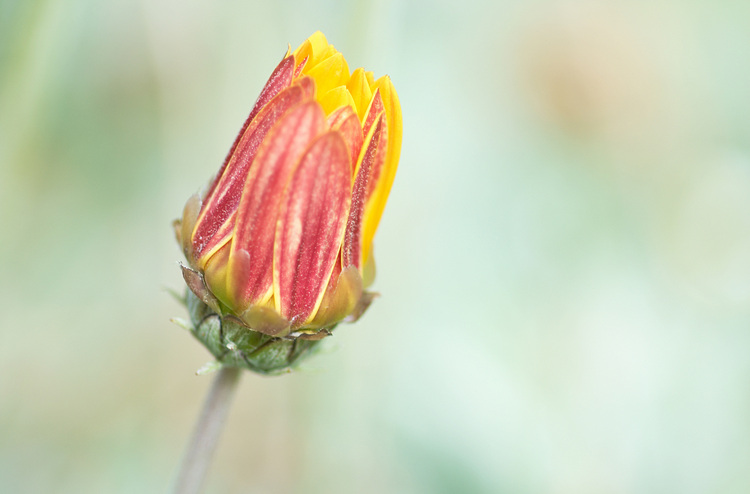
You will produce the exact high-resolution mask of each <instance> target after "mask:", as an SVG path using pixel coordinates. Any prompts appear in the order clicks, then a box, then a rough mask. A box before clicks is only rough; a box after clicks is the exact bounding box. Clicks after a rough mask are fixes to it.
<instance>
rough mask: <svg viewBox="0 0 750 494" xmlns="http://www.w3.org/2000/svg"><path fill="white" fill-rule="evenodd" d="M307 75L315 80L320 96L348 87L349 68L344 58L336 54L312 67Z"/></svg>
mask: <svg viewBox="0 0 750 494" xmlns="http://www.w3.org/2000/svg"><path fill="white" fill-rule="evenodd" d="M305 69H307V66H305ZM307 75H309V76H310V77H312V78H313V79H315V86H316V88H317V90H318V94H326V93H327V92H328V91H330V90H331V89H333V88H335V87H338V86H345V85H346V83H347V82H348V81H349V66H348V65H347V63H346V60H345V59H344V56H343V55H342V54H341V53H338V52H336V53H335V54H333V55H331V56H330V57H328V58H326V59H325V60H323V61H321V62H320V63H318V64H316V65H315V66H314V67H312V68H311V69H310V70H309V72H307Z"/></svg>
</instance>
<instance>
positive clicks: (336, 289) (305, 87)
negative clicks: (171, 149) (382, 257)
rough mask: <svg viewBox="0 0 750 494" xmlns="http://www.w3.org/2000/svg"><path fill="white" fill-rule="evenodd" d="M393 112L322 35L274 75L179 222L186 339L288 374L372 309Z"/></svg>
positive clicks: (395, 127)
mask: <svg viewBox="0 0 750 494" xmlns="http://www.w3.org/2000/svg"><path fill="white" fill-rule="evenodd" d="M401 134H402V124H401V108H400V105H399V101H398V97H397V95H396V91H395V89H394V88H393V85H392V84H391V81H390V78H389V77H388V76H384V77H381V78H380V79H377V80H375V79H374V77H373V75H372V73H371V72H365V71H364V69H361V68H359V69H356V70H355V71H354V72H351V73H350V71H349V67H348V65H347V62H346V60H345V59H344V57H343V55H342V54H341V53H339V52H338V51H337V50H336V49H335V48H334V47H333V45H330V44H328V42H327V41H326V39H325V37H324V36H323V34H322V33H320V32H317V33H315V34H313V35H312V36H311V37H310V38H309V39H307V40H306V41H305V42H304V43H302V45H300V47H299V48H297V49H296V50H295V51H294V52H293V53H287V55H286V56H285V57H284V59H283V60H282V61H281V63H279V65H278V66H277V67H276V69H275V70H274V71H273V73H272V74H271V77H270V78H269V79H268V82H267V83H266V85H265V87H264V88H263V89H262V91H261V93H260V95H259V96H258V99H257V101H256V103H255V105H254V107H253V109H252V111H251V112H250V115H249V117H248V118H247V120H246V121H245V124H244V125H243V127H242V129H241V130H240V133H239V135H238V136H237V138H236V139H235V141H234V144H233V145H232V147H231V149H230V151H229V154H228V155H227V157H226V159H225V160H224V163H223V165H222V166H221V168H220V170H219V172H218V173H217V175H216V177H215V178H214V179H213V180H212V181H211V183H210V184H209V186H208V188H207V190H206V191H205V193H203V194H200V195H195V196H193V197H191V198H190V199H189V200H188V202H187V204H186V205H185V208H184V211H183V215H182V219H181V220H177V221H176V222H175V225H174V226H175V233H176V236H177V240H178V242H179V243H180V245H181V246H182V248H183V252H184V254H185V257H186V259H187V262H188V265H189V266H183V268H182V269H183V277H184V278H185V282H186V283H187V285H188V288H189V291H188V295H187V297H186V302H187V305H188V308H189V310H190V315H191V319H192V324H193V334H194V335H195V336H196V337H197V338H198V339H199V340H200V341H201V342H203V344H204V345H205V346H206V347H207V348H208V349H209V350H210V351H211V353H212V354H213V355H214V356H215V357H216V359H217V360H218V361H219V362H221V363H222V364H223V365H231V366H241V367H247V368H249V369H251V370H254V371H257V372H261V373H269V372H278V371H281V370H284V369H286V368H288V367H289V366H290V365H291V364H293V363H294V362H295V361H297V360H298V359H299V357H300V356H302V355H303V354H306V353H308V351H309V350H310V349H311V348H312V347H313V346H314V345H315V344H316V342H317V341H318V340H319V339H321V338H323V337H325V336H327V335H329V334H330V332H331V331H332V330H333V328H334V327H335V326H336V325H337V324H338V323H339V322H341V321H343V320H345V319H347V320H350V321H351V320H356V319H357V318H359V316H361V315H362V314H363V313H364V311H365V310H366V309H367V307H368V306H369V304H370V302H371V301H372V299H373V297H374V294H373V293H372V292H369V291H368V290H367V288H368V287H369V285H370V284H371V283H372V281H373V278H374V271H375V268H374V259H373V256H372V241H373V238H374V236H375V231H376V230H377V227H378V224H379V222H380V218H381V216H382V213H383V209H384V207H385V203H386V201H387V199H388V195H389V193H390V189H391V185H392V184H393V179H394V177H395V173H396V168H397V166H398V159H399V154H400V149H401Z"/></svg>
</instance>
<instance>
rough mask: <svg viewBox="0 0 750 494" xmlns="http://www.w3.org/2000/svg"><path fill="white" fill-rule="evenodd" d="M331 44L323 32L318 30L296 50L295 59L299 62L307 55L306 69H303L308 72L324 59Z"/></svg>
mask: <svg viewBox="0 0 750 494" xmlns="http://www.w3.org/2000/svg"><path fill="white" fill-rule="evenodd" d="M329 46H330V45H329V44H328V40H327V39H326V37H325V36H324V35H323V33H321V32H320V31H316V32H315V33H313V35H312V36H310V37H309V38H307V39H306V40H305V41H304V42H303V43H302V44H301V45H299V47H298V48H297V49H296V50H294V61H295V62H296V63H297V64H299V63H300V62H302V60H304V59H305V57H307V63H306V64H305V70H303V72H304V73H306V72H307V70H309V69H310V68H311V67H312V66H313V65H315V64H316V63H318V62H319V61H320V60H323V58H324V55H326V54H327V53H328V47H329Z"/></svg>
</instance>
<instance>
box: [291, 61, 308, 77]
mask: <svg viewBox="0 0 750 494" xmlns="http://www.w3.org/2000/svg"><path fill="white" fill-rule="evenodd" d="M307 59H308V57H305V58H303V59H302V61H301V62H300V63H299V64H298V65H297V68H296V69H294V77H295V78H296V77H299V75H300V74H301V73H302V69H304V68H305V64H307Z"/></svg>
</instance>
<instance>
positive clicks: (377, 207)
mask: <svg viewBox="0 0 750 494" xmlns="http://www.w3.org/2000/svg"><path fill="white" fill-rule="evenodd" d="M375 89H379V90H380V96H381V97H382V98H383V106H384V107H385V117H386V126H387V128H388V149H387V151H386V157H385V163H384V164H383V168H382V170H381V172H380V177H379V179H378V183H377V185H376V186H375V191H374V193H373V194H372V196H371V197H370V200H369V201H368V204H367V206H366V208H365V218H364V232H363V235H362V262H363V263H367V260H368V259H369V255H370V248H371V246H372V239H373V237H375V231H376V230H377V228H378V224H379V223H380V218H381V216H382V215H383V209H384V208H385V203H386V202H387V201H388V195H389V194H390V192H391V186H392V185H393V179H394V178H395V177H396V169H397V168H398V159H399V156H400V155H401V136H402V134H403V122H402V119H401V104H400V103H399V100H398V95H397V94H396V90H395V89H394V87H393V84H392V83H391V79H390V77H388V76H383V77H381V78H380V79H378V80H377V81H375Z"/></svg>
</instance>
